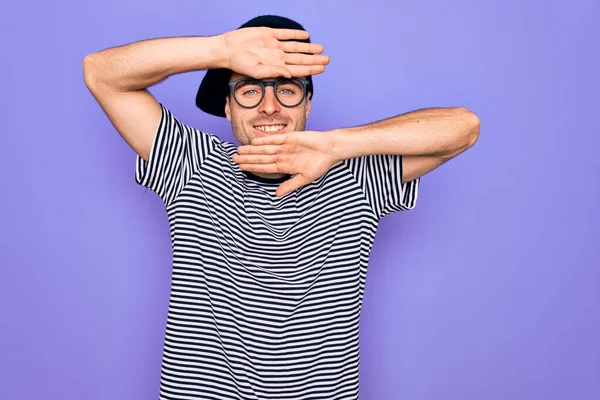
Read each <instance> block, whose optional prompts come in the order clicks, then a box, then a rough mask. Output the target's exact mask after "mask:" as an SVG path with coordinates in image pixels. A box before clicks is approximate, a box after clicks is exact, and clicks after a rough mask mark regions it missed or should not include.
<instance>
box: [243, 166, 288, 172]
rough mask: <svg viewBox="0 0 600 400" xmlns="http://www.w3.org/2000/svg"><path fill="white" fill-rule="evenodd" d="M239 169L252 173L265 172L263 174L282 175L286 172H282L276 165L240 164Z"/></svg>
mask: <svg viewBox="0 0 600 400" xmlns="http://www.w3.org/2000/svg"><path fill="white" fill-rule="evenodd" d="M239 167H240V169H242V170H244V171H253V172H265V173H271V174H274V173H277V172H281V173H284V172H286V171H282V170H281V168H280V167H278V166H277V164H240V165H239Z"/></svg>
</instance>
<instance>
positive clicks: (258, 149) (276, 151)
mask: <svg viewBox="0 0 600 400" xmlns="http://www.w3.org/2000/svg"><path fill="white" fill-rule="evenodd" d="M251 143H252V144H250V145H244V146H239V147H238V148H237V150H238V154H237V155H235V156H233V158H232V160H233V162H236V163H238V164H239V167H240V169H242V170H245V171H255V172H265V173H285V174H296V176H294V177H293V178H291V179H288V180H287V181H285V182H284V183H282V184H281V185H280V186H279V187H278V188H277V191H276V192H275V194H276V196H277V197H281V196H284V195H286V194H287V193H290V192H293V191H294V190H296V189H298V188H300V187H302V186H304V185H306V184H309V183H311V182H312V181H314V180H316V179H317V178H319V177H320V176H322V175H323V174H325V172H327V171H328V170H329V168H331V166H333V165H334V164H335V163H336V162H337V161H338V160H337V159H336V158H335V157H334V156H333V154H334V139H333V137H332V136H331V135H329V134H328V133H327V132H314V131H297V132H288V133H281V134H275V135H271V136H266V137H260V138H254V139H252V142H251Z"/></svg>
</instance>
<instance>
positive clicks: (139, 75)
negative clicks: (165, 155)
mask: <svg viewBox="0 0 600 400" xmlns="http://www.w3.org/2000/svg"><path fill="white" fill-rule="evenodd" d="M308 35H309V34H308V32H305V31H301V30H289V29H271V28H264V27H260V28H258V27H254V28H244V29H238V30H234V31H230V32H226V33H224V34H221V35H216V36H208V37H172V38H158V39H148V40H143V41H139V42H135V43H130V44H127V45H122V46H117V47H112V48H108V49H106V50H102V51H99V52H97V53H92V54H89V55H87V56H86V57H85V58H84V61H83V69H84V78H85V83H86V85H87V87H88V89H89V90H90V92H91V93H92V94H93V96H94V97H95V98H96V100H97V101H98V103H99V104H100V106H101V107H102V109H103V110H104V112H105V113H106V115H107V116H108V118H109V119H110V121H111V122H112V124H113V125H114V127H115V128H116V129H117V131H118V132H119V134H120V135H121V136H122V137H123V139H125V141H126V142H127V143H128V144H129V145H130V146H131V147H132V148H133V150H134V151H135V152H136V153H137V154H139V155H140V157H142V158H143V159H144V160H146V161H147V160H148V156H149V154H150V150H151V146H152V141H153V139H154V134H155V132H156V128H157V126H158V124H159V122H160V117H161V108H160V104H159V103H158V102H157V101H156V99H154V97H153V96H152V95H151V94H150V93H149V92H148V90H147V88H148V87H150V86H152V85H154V84H156V83H158V82H160V81H162V80H164V79H166V78H167V77H169V76H170V75H174V74H178V73H183V72H187V71H193V70H202V69H209V68H228V69H231V70H233V71H236V72H238V73H241V74H244V75H248V76H252V77H254V78H257V79H264V78H270V77H275V76H287V77H291V76H303V75H307V74H318V73H322V72H323V71H324V70H325V65H326V64H327V63H329V57H327V56H321V55H312V56H307V55H304V54H302V53H314V54H318V53H321V52H322V51H323V47H322V46H321V45H318V44H314V43H301V42H295V41H294V40H298V39H304V38H307V37H308ZM289 40H292V41H291V42H285V43H284V42H283V41H289Z"/></svg>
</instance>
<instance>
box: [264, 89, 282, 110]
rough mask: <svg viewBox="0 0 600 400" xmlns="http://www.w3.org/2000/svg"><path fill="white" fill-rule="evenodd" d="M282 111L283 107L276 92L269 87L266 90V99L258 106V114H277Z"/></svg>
mask: <svg viewBox="0 0 600 400" xmlns="http://www.w3.org/2000/svg"><path fill="white" fill-rule="evenodd" d="M280 110H281V105H280V104H279V102H278V101H277V98H276V97H275V91H274V88H273V87H267V88H266V90H265V97H264V98H263V99H262V101H261V102H260V104H259V105H258V112H260V113H264V114H275V113H277V112H279V111H280Z"/></svg>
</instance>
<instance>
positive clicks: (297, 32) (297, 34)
mask: <svg viewBox="0 0 600 400" xmlns="http://www.w3.org/2000/svg"><path fill="white" fill-rule="evenodd" d="M273 33H274V34H275V37H276V38H277V39H279V40H305V39H308V38H309V37H310V34H309V33H308V32H307V31H303V30H301V29H278V28H273Z"/></svg>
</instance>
